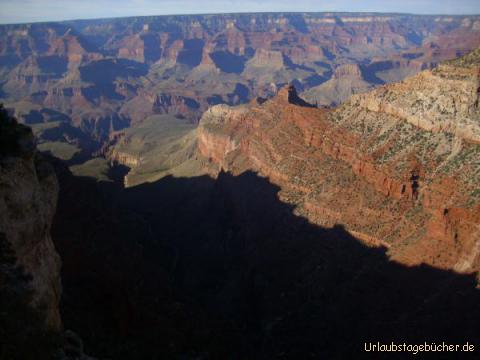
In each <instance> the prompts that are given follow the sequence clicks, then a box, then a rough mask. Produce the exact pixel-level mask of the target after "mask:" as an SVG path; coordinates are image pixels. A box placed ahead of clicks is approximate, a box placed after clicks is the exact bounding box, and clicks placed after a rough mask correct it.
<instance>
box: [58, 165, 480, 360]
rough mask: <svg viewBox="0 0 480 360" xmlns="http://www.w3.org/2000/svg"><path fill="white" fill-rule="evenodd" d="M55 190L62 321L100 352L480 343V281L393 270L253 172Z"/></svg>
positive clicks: (264, 353) (212, 354) (69, 180)
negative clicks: (315, 221)
mask: <svg viewBox="0 0 480 360" xmlns="http://www.w3.org/2000/svg"><path fill="white" fill-rule="evenodd" d="M60 181H61V184H62V193H61V195H60V204H59V212H58V215H57V218H56V222H55V225H54V232H53V234H54V239H55V241H56V244H57V246H58V248H59V251H60V253H61V255H62V258H63V260H64V268H63V279H64V287H65V297H64V299H65V300H64V304H63V313H64V319H65V323H66V326H74V327H75V328H76V329H78V331H79V333H80V334H81V335H82V336H83V337H85V340H86V342H87V344H88V348H87V350H90V351H91V352H92V351H94V352H95V353H96V354H97V356H105V357H113V358H115V359H132V358H134V359H150V358H152V357H161V358H163V359H169V358H179V357H182V356H184V357H185V358H191V357H194V356H197V357H198V356H200V357H203V358H208V359H225V358H229V359H273V358H283V359H306V358H328V359H345V358H352V357H355V358H364V357H365V358H371V356H372V354H371V353H370V354H369V353H364V352H363V346H364V345H363V343H364V342H365V341H372V342H376V341H381V342H389V341H395V342H410V343H423V342H424V341H428V342H439V341H446V342H450V343H459V344H463V343H464V342H466V341H470V342H471V343H474V344H475V343H476V342H478V340H479V339H478V332H477V331H476V329H477V324H478V320H479V319H480V305H479V304H480V303H479V300H480V298H479V296H480V294H479V293H478V290H476V289H475V277H474V276H467V275H457V274H454V273H452V272H447V271H440V270H435V269H432V268H430V267H427V266H420V267H412V268H407V267H404V266H402V265H399V264H396V263H394V262H390V261H389V260H388V258H387V257H386V255H385V250H384V249H381V248H368V247H366V246H364V245H363V244H361V243H360V242H359V241H357V240H356V239H355V238H353V237H352V236H351V235H349V234H348V233H347V232H346V231H345V230H344V229H343V228H342V226H335V227H333V228H330V229H326V228H321V227H318V226H315V225H312V224H310V223H308V221H306V220H305V219H304V218H301V217H298V216H296V215H294V212H295V210H294V209H293V208H292V206H290V205H287V204H284V203H282V202H281V201H279V200H278V191H279V188H278V187H276V186H274V185H272V184H270V183H269V181H268V180H267V179H265V178H261V177H259V176H257V175H256V174H254V173H251V172H246V173H243V174H241V175H239V176H232V175H231V174H228V173H223V172H222V173H220V175H219V177H218V179H216V180H214V179H211V178H209V177H206V176H205V177H197V178H190V179H188V178H177V179H176V178H172V177H167V178H164V179H162V180H160V181H158V182H155V183H152V184H145V185H140V186H136V187H133V188H129V189H126V190H122V189H120V188H117V189H114V185H108V184H105V183H101V184H94V183H93V182H90V181H89V180H88V179H86V178H74V177H71V175H69V174H68V173H60ZM98 194H102V196H100V197H99V196H98ZM365 355H368V356H365ZM401 355H402V356H403V358H404V357H405V354H401ZM438 355H440V356H438V357H437V358H442V356H441V355H442V354H438ZM449 355H451V354H449ZM389 356H390V357H389V358H396V357H395V356H394V355H393V356H392V354H389ZM402 356H399V358H402Z"/></svg>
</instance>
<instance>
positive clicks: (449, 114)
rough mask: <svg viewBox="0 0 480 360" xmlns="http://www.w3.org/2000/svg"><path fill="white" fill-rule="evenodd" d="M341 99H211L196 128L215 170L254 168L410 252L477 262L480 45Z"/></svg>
mask: <svg viewBox="0 0 480 360" xmlns="http://www.w3.org/2000/svg"><path fill="white" fill-rule="evenodd" d="M466 59H470V60H469V61H468V62H467V61H466V60H465V59H462V60H459V61H457V62H452V63H449V64H445V65H442V66H440V67H439V68H438V69H435V70H434V71H426V72H423V73H421V74H419V75H417V76H416V77H413V78H410V79H407V80H406V81H404V82H402V83H400V84H394V85H387V86H385V87H382V88H380V89H378V90H375V91H373V92H371V93H368V94H365V95H358V96H354V97H352V99H351V100H349V101H347V102H346V103H345V104H344V105H343V106H341V107H339V108H337V109H334V110H328V109H315V108H307V107H302V106H298V105H294V104H292V103H291V102H289V101H288V99H289V96H288V91H287V90H286V89H283V90H282V91H280V92H279V94H278V95H277V96H276V97H275V98H273V99H271V100H269V101H266V102H264V103H262V104H259V103H252V104H250V105H249V106H248V107H247V108H246V107H237V108H235V107H233V108H229V107H225V106H222V107H214V108H212V109H211V110H209V111H208V112H206V113H205V114H204V116H203V118H202V120H201V122H200V127H199V129H198V141H199V144H198V149H199V152H200V153H201V154H202V155H203V156H204V157H205V158H207V159H209V160H210V161H211V164H212V165H211V166H210V171H211V172H212V173H213V174H216V173H217V172H218V171H219V170H220V169H225V170H228V171H231V172H232V173H233V174H239V173H242V172H244V171H246V170H247V169H253V170H255V171H257V172H258V173H259V174H261V175H263V176H266V177H268V178H269V179H270V181H271V182H273V183H275V184H278V185H280V186H281V188H282V191H281V193H280V198H281V199H282V200H283V201H285V202H288V203H292V204H294V205H295V206H296V212H297V213H298V214H301V215H303V216H305V217H307V218H308V219H309V220H310V221H312V222H313V223H316V224H319V225H322V226H329V227H330V226H334V225H335V224H343V225H345V226H346V228H347V229H348V230H349V231H350V232H351V234H353V235H354V236H356V237H358V238H360V239H362V240H364V241H365V242H366V243H367V244H370V245H372V246H379V245H381V246H385V247H387V248H389V254H390V256H391V257H392V258H393V259H395V260H397V261H400V262H402V263H406V264H410V265H411V264H419V263H427V264H430V265H433V266H436V267H439V268H443V269H454V270H456V271H460V272H477V271H478V270H479V269H480V256H479V255H480V251H479V250H478V249H479V243H480V196H479V195H480V189H479V187H478V184H479V183H480V168H479V165H478V164H479V161H480V145H479V143H478V130H479V125H480V117H479V112H478V92H477V89H478V81H479V77H478V74H479V73H478V71H479V69H480V61H479V58H478V51H477V52H476V53H473V54H471V55H469V57H467V58H466Z"/></svg>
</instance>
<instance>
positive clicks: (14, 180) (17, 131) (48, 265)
mask: <svg viewBox="0 0 480 360" xmlns="http://www.w3.org/2000/svg"><path fill="white" fill-rule="evenodd" d="M0 111H1V114H0V116H1V119H0V131H1V132H0V139H1V141H0V147H1V149H0V232H1V233H3V234H4V235H5V238H6V241H7V242H8V243H9V244H10V246H11V247H12V250H13V251H14V254H15V257H16V258H17V264H18V265H20V266H22V267H23V268H24V270H25V272H26V273H28V274H30V275H31V276H32V281H31V286H32V288H33V298H32V304H31V305H33V306H34V307H35V308H37V309H39V310H42V311H43V312H44V314H45V318H44V321H45V325H46V326H47V327H48V328H51V329H53V330H59V329H60V327H61V319H60V313H59V302H60V293H61V284H60V259H59V256H58V254H57V252H56V251H55V248H54V245H53V243H52V239H51V237H50V226H51V223H52V219H53V216H54V213H55V209H56V203H57V195H58V184H57V178H56V176H55V173H54V171H53V169H52V168H51V166H50V165H49V163H48V162H46V161H45V160H43V159H42V157H41V156H40V155H39V154H38V153H37V151H36V149H35V142H34V137H33V134H32V132H31V130H30V129H29V128H27V127H24V126H21V125H18V124H16V122H15V121H14V120H12V119H11V118H9V117H8V115H7V114H6V112H5V110H4V109H3V108H1V109H0Z"/></svg>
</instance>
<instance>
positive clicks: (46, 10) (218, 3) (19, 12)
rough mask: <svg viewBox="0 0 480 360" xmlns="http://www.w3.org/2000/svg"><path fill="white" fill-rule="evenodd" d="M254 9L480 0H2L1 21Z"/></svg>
mask: <svg viewBox="0 0 480 360" xmlns="http://www.w3.org/2000/svg"><path fill="white" fill-rule="evenodd" d="M250 11H252V12H264V11H352V12H356V11H364V12H369V11H374V12H406V13H416V14H480V0H329V1H324V0H129V1H127V0H0V23H16V22H33V21H52V20H67V19H88V18H102V17H119V16H133V15H163V14H196V13H221V12H250Z"/></svg>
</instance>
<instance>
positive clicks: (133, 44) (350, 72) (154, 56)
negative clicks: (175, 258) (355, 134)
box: [0, 13, 480, 155]
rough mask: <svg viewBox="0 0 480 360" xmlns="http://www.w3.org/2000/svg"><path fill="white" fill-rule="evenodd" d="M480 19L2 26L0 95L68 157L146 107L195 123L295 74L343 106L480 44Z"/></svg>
mask: <svg viewBox="0 0 480 360" xmlns="http://www.w3.org/2000/svg"><path fill="white" fill-rule="evenodd" d="M479 24H480V17H478V16H453V17H452V16H416V15H401V14H400V15H398V14H386V15H382V14H348V13H305V14H290V13H285V14H275V13H272V14H269V13H265V14H225V15H189V16H151V17H131V18H121V19H100V20H81V21H66V22H58V23H35V24H15V25H2V26H0V101H2V102H3V103H4V104H5V106H6V107H7V108H9V109H11V110H12V111H14V112H15V116H16V117H17V118H18V119H19V121H20V122H22V123H26V124H28V125H31V126H33V127H34V128H35V127H40V126H41V125H44V124H48V126H50V127H51V129H53V128H55V129H57V130H56V134H57V135H56V136H53V135H52V133H53V132H54V131H53V130H50V131H49V132H50V136H49V137H47V138H45V139H43V138H42V137H41V136H39V135H38V133H37V132H36V135H37V136H38V137H39V139H40V141H42V142H44V143H45V144H46V145H44V146H43V147H44V148H50V149H51V150H52V151H53V152H54V153H56V154H57V155H62V154H61V151H59V149H63V148H65V145H58V143H62V144H67V146H68V145H73V146H77V145H79V143H80V142H81V144H80V147H81V149H82V150H83V151H84V152H88V153H90V154H96V153H97V152H98V151H99V149H100V148H101V147H102V146H103V145H104V144H105V143H106V142H108V141H109V137H111V136H115V133H116V132H118V131H120V132H121V131H122V130H123V129H126V128H131V127H135V126H136V125H137V124H139V123H141V122H142V121H143V120H144V119H146V118H148V117H149V116H153V115H157V114H169V115H172V116H176V117H180V118H186V119H188V120H189V121H190V122H192V123H197V122H198V120H199V119H200V117H201V115H202V114H203V112H204V111H206V110H207V109H208V108H209V107H210V106H213V105H216V104H221V103H225V104H228V105H238V104H242V103H248V102H249V101H251V100H252V99H255V98H256V97H258V96H261V97H269V96H271V95H273V94H275V93H276V92H277V91H278V89H279V88H281V87H282V86H284V85H286V84H288V83H294V84H295V86H296V87H297V89H298V90H299V92H305V96H304V97H305V98H306V99H307V100H309V101H311V102H312V103H317V104H318V105H324V106H331V105H338V104H340V103H342V102H343V101H345V100H347V98H348V97H349V96H350V95H352V94H354V93H358V92H366V91H369V90H371V89H372V88H374V87H377V86H379V85H382V84H385V83H391V82H397V81H401V80H402V79H404V78H405V77H407V76H411V75H414V74H415V73H418V72H419V71H421V70H425V69H430V68H432V67H434V66H435V65H436V64H438V63H439V62H441V61H443V60H448V59H452V58H456V57H458V56H460V55H462V54H464V53H466V52H468V51H470V50H472V49H474V48H476V47H478V46H480V40H479V39H480V36H479V34H480V30H479V29H480V25H479ZM44 126H45V125H44ZM65 126H69V127H74V128H75V129H78V131H77V132H76V134H75V136H72V134H71V133H72V132H71V131H70V134H69V136H64V135H65V133H64V131H65V130H64V127H65ZM34 130H35V129H34ZM85 136H86V137H88V138H90V140H91V141H90V143H89V144H85V142H82V141H80V139H79V137H85ZM52 143H54V144H52Z"/></svg>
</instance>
